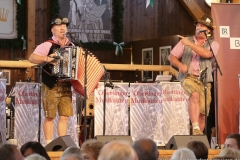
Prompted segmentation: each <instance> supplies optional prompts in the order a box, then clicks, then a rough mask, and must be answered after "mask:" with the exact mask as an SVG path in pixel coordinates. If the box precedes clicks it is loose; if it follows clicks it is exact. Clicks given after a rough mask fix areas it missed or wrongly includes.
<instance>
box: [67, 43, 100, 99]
mask: <svg viewBox="0 0 240 160" xmlns="http://www.w3.org/2000/svg"><path fill="white" fill-rule="evenodd" d="M77 51H78V53H77V54H78V62H77V64H78V67H77V73H76V78H75V79H71V80H70V83H71V84H72V86H73V88H74V90H75V91H76V92H77V93H79V94H81V95H84V77H85V74H84V71H85V55H84V54H85V53H84V51H83V49H82V48H79V47H78V49H77ZM86 68H87V87H86V88H87V90H86V93H87V97H88V98H89V97H90V95H91V93H92V92H93V91H94V89H95V88H96V87H97V85H98V82H99V81H100V79H101V78H102V76H103V75H104V68H103V65H102V64H101V63H100V62H99V60H98V59H97V58H96V57H95V56H94V55H91V56H90V55H89V54H88V55H87V67H86Z"/></svg>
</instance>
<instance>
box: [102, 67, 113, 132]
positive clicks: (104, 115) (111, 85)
mask: <svg viewBox="0 0 240 160" xmlns="http://www.w3.org/2000/svg"><path fill="white" fill-rule="evenodd" d="M103 68H104V92H103V136H105V131H106V87H110V88H112V89H113V88H114V85H113V83H112V80H111V79H110V76H109V74H108V72H107V70H106V68H105V66H103ZM107 80H109V83H107Z"/></svg>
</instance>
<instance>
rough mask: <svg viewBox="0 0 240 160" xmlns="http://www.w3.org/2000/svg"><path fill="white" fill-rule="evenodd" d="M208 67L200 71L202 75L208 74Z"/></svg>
mask: <svg viewBox="0 0 240 160" xmlns="http://www.w3.org/2000/svg"><path fill="white" fill-rule="evenodd" d="M207 69H208V66H207V67H206V68H205V69H204V70H201V71H200V74H204V73H205V72H207Z"/></svg>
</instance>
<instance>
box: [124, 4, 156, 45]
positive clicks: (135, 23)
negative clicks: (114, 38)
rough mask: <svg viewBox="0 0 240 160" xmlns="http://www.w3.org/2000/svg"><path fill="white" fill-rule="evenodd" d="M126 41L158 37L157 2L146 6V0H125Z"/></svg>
mask: <svg viewBox="0 0 240 160" xmlns="http://www.w3.org/2000/svg"><path fill="white" fill-rule="evenodd" d="M123 4H124V16H123V22H124V36H123V38H124V41H125V42H130V41H133V40H142V39H153V38H157V35H156V33H157V23H158V22H157V20H158V19H157V9H158V5H157V2H154V6H153V8H152V7H151V6H150V5H149V6H148V7H147V8H146V2H145V0H131V1H129V0H124V3H123Z"/></svg>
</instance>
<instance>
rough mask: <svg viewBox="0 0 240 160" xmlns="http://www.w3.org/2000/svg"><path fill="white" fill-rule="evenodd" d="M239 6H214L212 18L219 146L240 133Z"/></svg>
mask: <svg viewBox="0 0 240 160" xmlns="http://www.w3.org/2000/svg"><path fill="white" fill-rule="evenodd" d="M239 15H240V4H234V3H213V4H212V17H213V23H214V25H216V29H215V32H214V39H215V40H216V41H217V42H219V45H220V48H219V52H218V55H217V60H218V62H219V65H220V67H221V70H222V73H223V75H222V76H220V74H219V72H218V106H217V107H218V130H219V137H218V138H219V140H218V143H219V144H223V143H224V141H225V138H226V136H227V135H229V134H231V133H239V84H238V74H239V73H240V65H239V62H240V19H239Z"/></svg>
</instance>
